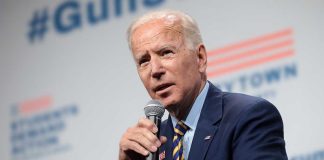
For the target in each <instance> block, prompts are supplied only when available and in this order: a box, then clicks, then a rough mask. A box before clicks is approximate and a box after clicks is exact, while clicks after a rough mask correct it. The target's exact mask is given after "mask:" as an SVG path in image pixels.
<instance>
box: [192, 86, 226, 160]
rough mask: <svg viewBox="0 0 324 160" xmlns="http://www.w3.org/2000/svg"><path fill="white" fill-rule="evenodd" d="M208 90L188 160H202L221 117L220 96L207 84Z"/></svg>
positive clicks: (217, 90) (213, 87) (218, 92)
mask: <svg viewBox="0 0 324 160" xmlns="http://www.w3.org/2000/svg"><path fill="white" fill-rule="evenodd" d="M209 84H210V85H209V90H208V93H207V96H206V99H205V102H204V105H203V108H202V111H201V114H200V117H199V120H198V124H197V128H196V131H195V135H194V138H193V140H192V144H191V148H190V153H189V158H188V159H189V160H197V159H199V160H202V159H204V157H205V155H206V153H207V151H208V148H209V145H210V143H211V141H212V140H213V138H214V135H215V133H216V131H217V129H218V125H217V123H218V122H219V121H220V120H221V117H222V94H221V91H220V90H219V89H217V88H216V87H215V86H214V85H212V84H211V83H209Z"/></svg>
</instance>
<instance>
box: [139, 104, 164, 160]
mask: <svg viewBox="0 0 324 160" xmlns="http://www.w3.org/2000/svg"><path fill="white" fill-rule="evenodd" d="M144 111H145V115H146V117H147V118H148V119H149V120H151V121H152V122H154V124H155V125H156V126H157V128H158V131H157V133H156V134H155V135H156V136H157V137H158V138H160V127H161V118H162V116H163V114H164V106H163V105H162V104H161V103H160V102H159V101H157V100H150V101H149V102H148V103H147V104H146V107H145V108H144ZM146 160H159V148H158V149H157V151H156V152H152V153H150V154H149V156H148V157H147V158H146Z"/></svg>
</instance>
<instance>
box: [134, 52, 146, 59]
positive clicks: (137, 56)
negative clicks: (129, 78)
mask: <svg viewBox="0 0 324 160" xmlns="http://www.w3.org/2000/svg"><path fill="white" fill-rule="evenodd" d="M146 54H147V51H142V52H137V53H136V54H135V56H134V58H135V60H140V59H141V58H143V57H144V56H145V55H146Z"/></svg>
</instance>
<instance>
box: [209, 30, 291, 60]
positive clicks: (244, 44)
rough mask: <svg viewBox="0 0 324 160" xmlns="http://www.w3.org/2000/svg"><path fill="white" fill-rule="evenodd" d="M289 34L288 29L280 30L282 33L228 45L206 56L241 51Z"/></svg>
mask: <svg viewBox="0 0 324 160" xmlns="http://www.w3.org/2000/svg"><path fill="white" fill-rule="evenodd" d="M291 34H292V29H291V28H288V29H285V30H282V31H279V32H276V33H272V34H268V35H264V36H260V37H257V38H253V39H249V40H246V41H243V42H240V43H236V44H233V45H229V46H226V47H223V48H219V49H215V50H213V51H210V52H209V53H208V56H213V55H217V54H222V53H225V52H229V51H232V50H236V49H241V48H243V47H248V46H251V45H255V44H258V43H262V42H265V41H269V40H272V39H276V38H280V37H285V36H290V35H291Z"/></svg>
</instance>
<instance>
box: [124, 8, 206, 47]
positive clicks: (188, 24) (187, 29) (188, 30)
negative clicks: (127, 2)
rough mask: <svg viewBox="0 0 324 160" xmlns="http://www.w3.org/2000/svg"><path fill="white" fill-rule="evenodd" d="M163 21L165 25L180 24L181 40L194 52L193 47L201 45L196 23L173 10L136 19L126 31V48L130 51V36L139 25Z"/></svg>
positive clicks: (151, 13) (185, 15) (161, 11)
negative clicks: (177, 22)
mask: <svg viewBox="0 0 324 160" xmlns="http://www.w3.org/2000/svg"><path fill="white" fill-rule="evenodd" d="M159 19H163V20H165V22H166V23H168V22H170V24H174V22H175V21H179V22H180V26H181V27H182V30H183V38H184V40H185V44H186V46H187V47H188V48H189V49H191V50H194V49H195V47H196V46H197V45H198V44H200V43H202V38H201V34H200V31H199V28H198V25H197V23H196V21H195V20H194V19H193V18H192V17H191V16H189V15H188V14H186V13H183V12H180V11H175V10H160V11H154V12H149V13H147V14H145V15H143V16H141V17H139V18H138V19H136V20H135V21H134V22H133V23H132V24H131V25H130V26H129V28H128V30H127V40H128V46H129V48H130V49H132V34H133V32H134V31H135V30H136V29H137V28H138V27H139V26H141V25H143V24H145V23H147V22H150V21H152V20H159Z"/></svg>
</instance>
